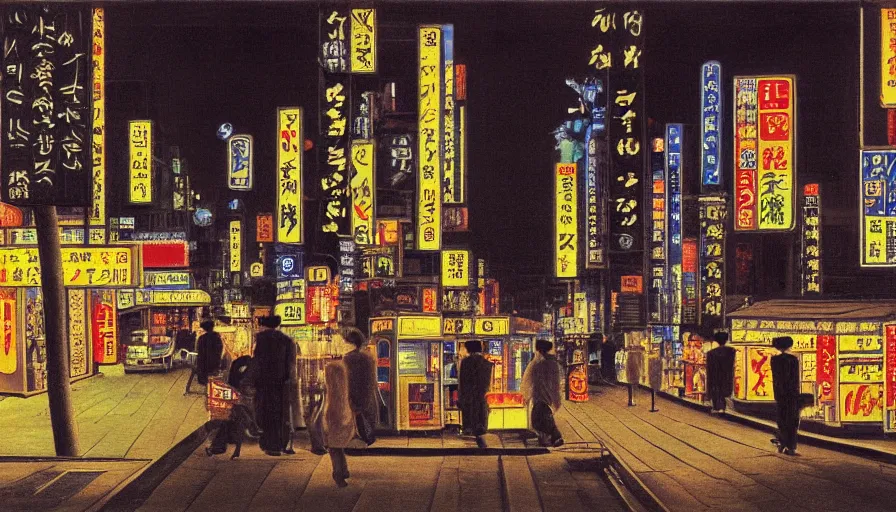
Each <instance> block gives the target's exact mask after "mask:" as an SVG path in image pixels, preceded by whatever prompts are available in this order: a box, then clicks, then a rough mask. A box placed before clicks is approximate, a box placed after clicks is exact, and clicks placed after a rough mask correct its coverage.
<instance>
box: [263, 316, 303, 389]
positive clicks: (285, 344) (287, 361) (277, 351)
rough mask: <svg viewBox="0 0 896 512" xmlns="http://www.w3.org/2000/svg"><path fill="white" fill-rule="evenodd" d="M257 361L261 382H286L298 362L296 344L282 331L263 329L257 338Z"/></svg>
mask: <svg viewBox="0 0 896 512" xmlns="http://www.w3.org/2000/svg"><path fill="white" fill-rule="evenodd" d="M255 361H256V364H257V367H258V377H257V378H258V380H259V381H260V382H269V383H282V382H286V381H287V380H289V378H290V375H291V369H292V368H294V367H295V364H296V344H295V343H293V342H292V340H291V339H289V336H287V335H285V334H283V333H282V332H280V331H277V330H274V329H271V330H265V331H261V332H260V333H258V336H257V337H256V338H255Z"/></svg>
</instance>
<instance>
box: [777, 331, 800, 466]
mask: <svg viewBox="0 0 896 512" xmlns="http://www.w3.org/2000/svg"><path fill="white" fill-rule="evenodd" d="M772 346H773V347H775V348H776V349H778V350H780V351H781V353H780V354H778V355H776V356H772V361H771V366H772V383H773V386H774V392H775V403H776V404H777V406H778V452H779V453H785V454H787V455H796V430H797V427H799V424H800V407H799V395H800V377H799V372H800V362H799V359H797V358H796V356H795V355H793V354H791V353H790V348H791V347H793V338H791V337H790V336H782V337H779V338H774V339H773V340H772Z"/></svg>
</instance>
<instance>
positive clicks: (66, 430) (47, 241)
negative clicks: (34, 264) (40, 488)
mask: <svg viewBox="0 0 896 512" xmlns="http://www.w3.org/2000/svg"><path fill="white" fill-rule="evenodd" d="M34 222H35V226H36V228H37V243H38V245H37V252H38V255H39V256H40V268H41V289H42V291H43V299H44V326H45V328H46V329H45V330H46V340H47V395H48V396H49V399H50V423H51V424H52V427H53V443H54V444H55V445H56V455H57V456H63V457H77V456H78V454H79V452H80V449H79V447H78V428H77V426H76V425H75V414H74V409H73V407H72V389H71V378H70V374H69V353H68V333H67V332H66V331H67V329H66V324H65V311H66V297H65V288H64V287H63V278H62V247H61V244H60V241H59V218H58V217H57V215H56V207H55V206H35V207H34Z"/></svg>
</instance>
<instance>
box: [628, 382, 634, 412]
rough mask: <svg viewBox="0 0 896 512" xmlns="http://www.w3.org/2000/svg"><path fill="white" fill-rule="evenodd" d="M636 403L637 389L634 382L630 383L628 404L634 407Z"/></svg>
mask: <svg viewBox="0 0 896 512" xmlns="http://www.w3.org/2000/svg"><path fill="white" fill-rule="evenodd" d="M634 405H635V390H634V387H633V385H632V384H629V385H628V406H629V407H632V406H634Z"/></svg>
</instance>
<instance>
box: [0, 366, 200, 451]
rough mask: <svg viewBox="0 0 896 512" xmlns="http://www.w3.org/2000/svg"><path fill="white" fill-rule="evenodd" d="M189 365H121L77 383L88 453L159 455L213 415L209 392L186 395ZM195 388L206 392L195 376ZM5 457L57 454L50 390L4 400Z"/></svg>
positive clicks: (1, 443)
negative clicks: (159, 369)
mask: <svg viewBox="0 0 896 512" xmlns="http://www.w3.org/2000/svg"><path fill="white" fill-rule="evenodd" d="M189 376H190V370H189V369H177V370H172V371H171V372H169V373H135V374H129V375H125V374H124V371H123V369H122V367H121V366H112V367H103V368H102V373H101V374H100V375H97V376H95V377H91V378H89V379H84V380H81V381H78V382H76V383H74V384H72V403H73V406H74V409H75V415H76V416H75V418H76V420H77V423H78V432H79V439H80V442H81V456H82V457H104V458H128V459H155V458H158V457H160V456H162V455H163V454H165V452H167V451H168V449H169V448H170V447H171V446H173V445H175V444H177V443H178V442H180V441H181V440H182V439H184V438H185V437H187V436H188V435H190V434H191V433H192V432H193V431H194V430H196V429H197V428H198V427H200V426H201V425H203V424H204V423H205V422H206V420H208V412H207V411H206V409H205V395H204V394H199V393H195V394H190V395H187V396H184V395H183V393H184V386H186V383H187V381H186V379H187V378H188V377H189ZM193 390H194V391H196V392H199V391H202V387H201V386H199V385H197V384H196V383H195V381H194V383H193ZM0 430H2V431H3V436H2V437H0V456H7V455H14V456H28V457H35V456H54V455H55V454H56V453H55V450H54V448H53V431H52V429H51V427H50V409H49V402H48V398H47V394H46V393H44V394H42V395H36V396H32V397H29V398H17V397H7V398H5V399H4V400H2V401H0Z"/></svg>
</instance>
